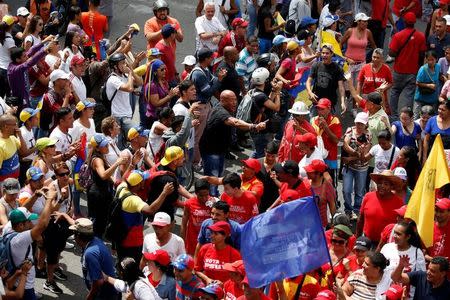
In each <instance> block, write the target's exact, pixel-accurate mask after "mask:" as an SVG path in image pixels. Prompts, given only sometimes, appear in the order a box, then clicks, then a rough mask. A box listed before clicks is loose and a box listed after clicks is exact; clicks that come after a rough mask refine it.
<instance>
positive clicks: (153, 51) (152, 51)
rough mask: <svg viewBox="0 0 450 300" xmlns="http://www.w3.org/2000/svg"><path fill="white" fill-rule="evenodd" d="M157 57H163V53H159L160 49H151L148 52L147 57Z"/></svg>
mask: <svg viewBox="0 0 450 300" xmlns="http://www.w3.org/2000/svg"><path fill="white" fill-rule="evenodd" d="M156 55H162V53H161V51H159V49H158V48H150V49H148V51H147V56H156Z"/></svg>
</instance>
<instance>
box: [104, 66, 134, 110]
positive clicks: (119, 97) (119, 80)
mask: <svg viewBox="0 0 450 300" xmlns="http://www.w3.org/2000/svg"><path fill="white" fill-rule="evenodd" d="M127 82H128V78H127V77H126V76H123V75H122V76H119V75H117V74H115V73H113V74H112V75H111V76H110V77H109V79H108V81H107V82H106V96H107V97H108V99H111V98H112V96H113V95H114V92H115V91H117V93H116V95H115V96H114V99H113V100H112V103H111V115H112V116H113V117H117V118H121V117H128V118H131V117H132V116H133V111H132V110H131V104H130V93H128V92H124V91H121V90H119V89H120V87H121V86H122V85H123V84H125V83H127Z"/></svg>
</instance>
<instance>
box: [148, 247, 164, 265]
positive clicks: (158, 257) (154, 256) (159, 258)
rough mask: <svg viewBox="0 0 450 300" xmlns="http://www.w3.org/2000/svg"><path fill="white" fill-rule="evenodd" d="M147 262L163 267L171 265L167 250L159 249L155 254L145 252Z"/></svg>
mask: <svg viewBox="0 0 450 300" xmlns="http://www.w3.org/2000/svg"><path fill="white" fill-rule="evenodd" d="M144 257H145V259H146V260H151V261H156V262H158V263H159V264H160V265H162V266H168V265H169V264H170V256H169V253H167V251H166V250H162V249H158V250H155V251H153V252H151V253H150V252H144Z"/></svg>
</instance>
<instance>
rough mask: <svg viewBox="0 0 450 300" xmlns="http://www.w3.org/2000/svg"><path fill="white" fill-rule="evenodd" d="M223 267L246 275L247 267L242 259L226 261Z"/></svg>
mask: <svg viewBox="0 0 450 300" xmlns="http://www.w3.org/2000/svg"><path fill="white" fill-rule="evenodd" d="M223 269H224V270H225V271H228V272H235V273H239V274H241V275H242V276H245V267H244V262H243V261H242V260H237V261H235V262H233V263H224V264H223Z"/></svg>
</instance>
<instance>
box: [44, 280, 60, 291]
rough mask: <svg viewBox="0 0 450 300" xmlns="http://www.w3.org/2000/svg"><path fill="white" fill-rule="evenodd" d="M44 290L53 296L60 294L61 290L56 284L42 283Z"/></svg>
mask: <svg viewBox="0 0 450 300" xmlns="http://www.w3.org/2000/svg"><path fill="white" fill-rule="evenodd" d="M44 290H47V291H50V292H52V293H55V294H62V292H63V291H62V289H61V288H60V287H59V286H58V285H57V284H56V282H54V281H53V282H48V281H45V282H44Z"/></svg>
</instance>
